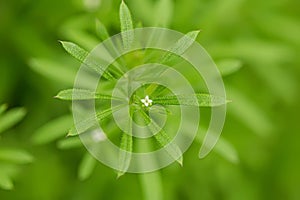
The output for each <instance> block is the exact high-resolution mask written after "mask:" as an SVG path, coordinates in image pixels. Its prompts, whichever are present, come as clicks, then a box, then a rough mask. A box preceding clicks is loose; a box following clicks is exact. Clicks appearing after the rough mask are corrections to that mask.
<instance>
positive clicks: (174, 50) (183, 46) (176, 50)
mask: <svg viewBox="0 0 300 200" xmlns="http://www.w3.org/2000/svg"><path fill="white" fill-rule="evenodd" d="M199 33H200V31H192V32H189V33H187V34H186V35H184V36H183V37H182V38H180V39H179V40H178V41H177V42H176V44H175V45H174V46H172V47H171V48H170V49H169V52H167V53H166V54H165V55H164V56H163V57H162V61H161V63H166V62H169V61H171V60H172V59H173V58H174V56H175V55H176V56H180V55H182V54H184V53H185V52H186V51H187V50H188V48H190V47H191V45H192V44H193V43H194V42H195V40H196V38H197V36H198V34H199ZM176 56H175V57H176Z"/></svg>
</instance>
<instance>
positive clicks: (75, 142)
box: [57, 137, 82, 149]
mask: <svg viewBox="0 0 300 200" xmlns="http://www.w3.org/2000/svg"><path fill="white" fill-rule="evenodd" d="M57 147H58V148H59V149H72V148H77V147H82V143H81V140H80V138H79V137H69V138H65V139H62V140H59V141H58V142H57Z"/></svg>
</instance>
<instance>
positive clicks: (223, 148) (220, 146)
mask: <svg viewBox="0 0 300 200" xmlns="http://www.w3.org/2000/svg"><path fill="white" fill-rule="evenodd" d="M215 151H216V152H217V153H218V154H219V155H221V156H222V157H223V158H225V159H226V160H228V161H229V162H232V163H238V162H239V156H238V153H237V150H236V149H235V148H234V146H233V145H232V144H231V143H229V142H228V141H227V140H225V139H224V138H222V137H221V138H219V140H218V142H217V144H216V146H215Z"/></svg>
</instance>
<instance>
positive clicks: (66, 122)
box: [31, 2, 241, 180]
mask: <svg viewBox="0 0 300 200" xmlns="http://www.w3.org/2000/svg"><path fill="white" fill-rule="evenodd" d="M120 21H121V31H122V38H123V45H124V47H125V48H126V46H127V47H129V46H130V43H131V42H132V40H133V37H134V36H133V35H132V34H131V32H130V31H131V30H133V28H134V26H133V22H132V17H131V13H130V11H129V9H128V7H127V6H126V4H125V3H124V2H122V3H121V6H120ZM96 32H97V35H98V36H99V38H100V39H101V40H105V39H107V38H109V37H110V36H109V34H108V31H107V30H106V27H105V26H104V25H103V24H102V23H101V22H100V21H98V20H97V22H96ZM198 34H199V31H192V32H189V33H187V34H186V35H185V36H184V37H183V38H182V39H180V40H179V41H178V42H177V43H176V44H174V46H173V47H171V49H172V51H173V52H176V54H178V55H181V54H183V53H184V52H185V51H186V50H187V49H188V48H189V46H190V45H191V44H192V43H193V42H194V41H195V40H196V37H197V36H198ZM61 43H62V45H63V47H64V48H65V49H66V51H67V52H68V53H69V54H71V55H72V56H73V57H75V58H76V59H77V60H78V61H80V62H81V63H83V64H85V65H86V66H87V67H89V68H91V69H92V70H93V71H95V72H96V73H99V72H104V73H103V77H104V78H105V79H106V80H107V81H108V82H109V81H111V80H114V79H117V78H118V77H117V76H115V74H116V73H113V72H111V71H110V69H109V70H107V71H103V69H102V68H101V66H99V65H96V64H95V63H86V61H85V58H86V56H87V55H88V51H87V50H85V49H83V48H82V47H80V46H79V45H77V44H74V43H71V42H61ZM158 59H159V62H162V63H166V62H168V61H170V60H172V59H174V56H173V54H171V53H166V54H164V55H163V57H160V58H158ZM31 64H32V65H31V66H33V67H34V69H37V70H40V69H41V68H40V67H39V66H49V67H46V68H45V67H44V68H43V70H46V71H44V72H41V71H39V72H41V73H43V74H47V77H49V73H50V74H52V77H53V78H54V79H55V80H57V79H59V80H61V81H64V82H66V80H67V83H68V84H70V85H71V83H73V80H74V77H75V69H70V70H69V71H68V72H66V74H67V77H70V78H67V79H66V78H65V77H64V78H59V77H57V73H56V71H58V69H57V70H56V68H57V66H62V64H58V65H56V64H55V63H50V62H48V61H45V60H43V59H34V60H32V62H31ZM240 67H241V63H240V62H239V61H237V60H226V61H223V62H222V63H221V64H220V70H221V72H222V74H223V75H228V74H231V73H234V72H235V71H237V70H238V69H239V68H240ZM59 68H60V69H61V68H66V69H67V66H64V67H59ZM121 74H122V73H121ZM146 90H147V91H150V92H155V90H159V88H157V85H151V86H149V87H148V88H146ZM56 97H57V98H60V99H62V100H86V99H96V100H100V101H106V100H109V99H111V97H110V96H107V95H104V94H101V93H93V92H91V91H87V90H83V89H78V88H75V89H69V90H65V91H62V92H60V93H59V94H58V95H57V96H56ZM178 98H180V102H181V103H182V102H186V105H189V106H209V107H210V106H218V105H220V104H223V103H226V101H225V99H222V98H215V97H213V96H211V95H209V94H196V95H194V96H187V95H184V94H183V95H182V96H180V97H178V96H171V95H167V96H159V97H157V98H156V99H153V100H154V103H157V104H161V105H164V106H168V105H178V103H179V101H178ZM195 98H196V99H197V102H195V101H194V100H195ZM140 110H141V111H143V112H142V116H143V118H144V121H145V122H149V120H151V119H150V118H149V116H148V114H147V111H145V110H144V109H140ZM112 112H113V111H112V110H111V109H108V110H103V111H101V112H99V113H97V119H98V120H99V121H102V120H104V119H106V118H108V117H109V116H110V115H111V113H112ZM87 120H89V119H87ZM72 124H73V123H72V117H71V115H65V116H62V117H60V118H57V119H54V120H53V121H51V122H49V123H47V124H46V125H44V126H42V127H41V128H40V129H38V130H37V131H36V132H35V134H34V136H33V138H32V141H33V142H34V143H35V144H45V143H48V142H52V141H55V140H57V139H59V138H63V137H64V135H65V133H66V132H68V130H69V127H71V126H72ZM78 126H79V128H78ZM89 128H90V123H87V122H82V123H79V125H77V129H76V128H75V127H74V126H73V128H71V129H70V130H69V133H68V135H69V136H78V134H81V133H83V132H85V131H87V130H88V129H89ZM156 129H157V127H153V131H155V130H156ZM78 130H79V132H78ZM201 132H203V133H204V132H205V128H203V127H202V128H201ZM49 133H51V134H49ZM202 139H203V137H202V136H197V141H198V142H200V143H201V142H202ZM156 140H157V142H158V143H159V144H160V145H161V146H165V145H166V144H168V143H169V142H170V137H169V136H168V134H167V133H165V132H164V131H162V132H161V133H160V134H158V135H157V137H156ZM132 142H133V139H132V137H131V136H129V135H128V134H126V133H123V134H122V137H121V141H120V147H121V148H122V149H124V150H125V151H126V152H128V154H124V155H120V166H122V168H123V169H124V170H123V171H120V172H119V173H118V175H119V176H120V175H123V174H124V172H126V168H127V167H128V163H129V162H130V153H131V152H132ZM57 145H58V148H60V149H69V148H76V147H82V145H81V142H80V139H79V138H78V137H70V138H64V139H62V140H60V141H58V143H57ZM215 151H216V152H218V153H219V154H220V155H222V156H223V157H224V158H226V159H228V160H229V161H231V162H237V161H238V156H237V152H236V151H235V149H234V148H233V147H232V146H231V144H230V143H229V142H227V141H226V140H225V139H224V138H221V139H220V141H219V142H218V144H217V145H216V147H215ZM169 153H170V155H171V156H172V157H174V158H178V155H181V152H180V149H179V148H178V147H176V146H174V147H173V149H172V150H171V151H170V152H169ZM178 162H179V163H181V162H182V157H181V156H180V157H179V159H178ZM95 165H96V161H95V159H94V158H93V157H91V156H90V155H89V153H86V155H85V156H84V158H83V160H82V162H81V164H80V166H79V171H78V176H79V178H80V179H81V180H84V179H86V178H88V177H89V176H90V175H91V173H92V171H93V169H94V167H95Z"/></svg>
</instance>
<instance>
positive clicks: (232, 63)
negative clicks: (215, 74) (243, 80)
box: [216, 59, 242, 76]
mask: <svg viewBox="0 0 300 200" xmlns="http://www.w3.org/2000/svg"><path fill="white" fill-rule="evenodd" d="M216 64H217V66H218V68H219V70H220V73H221V74H222V76H228V75H231V74H233V73H235V72H237V71H238V70H240V68H241V67H242V62H241V61H240V60H237V59H226V60H221V61H219V62H217V63H216Z"/></svg>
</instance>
